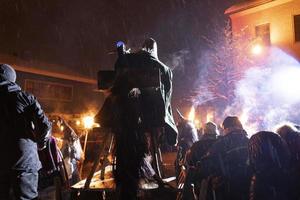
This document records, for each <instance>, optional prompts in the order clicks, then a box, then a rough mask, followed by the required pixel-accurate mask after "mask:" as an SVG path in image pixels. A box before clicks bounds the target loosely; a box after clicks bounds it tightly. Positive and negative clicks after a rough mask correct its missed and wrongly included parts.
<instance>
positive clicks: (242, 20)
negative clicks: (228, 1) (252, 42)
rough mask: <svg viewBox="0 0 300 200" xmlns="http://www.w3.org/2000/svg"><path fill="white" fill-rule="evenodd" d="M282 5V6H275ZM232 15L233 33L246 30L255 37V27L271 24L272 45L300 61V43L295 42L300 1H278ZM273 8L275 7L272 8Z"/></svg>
mask: <svg viewBox="0 0 300 200" xmlns="http://www.w3.org/2000/svg"><path fill="white" fill-rule="evenodd" d="M274 2H276V3H277V4H279V3H282V4H281V5H275V4H274ZM274 2H273V3H267V4H265V5H264V6H258V7H256V8H251V9H248V10H245V11H242V12H239V13H235V14H233V15H231V16H230V17H231V20H232V30H233V33H238V32H240V30H241V29H243V28H245V27H246V26H248V27H247V28H246V30H247V32H248V33H249V34H250V35H251V36H252V37H254V36H255V26H256V25H260V24H265V23H270V37H271V43H272V45H275V46H278V47H280V48H281V49H283V50H284V51H285V52H287V53H289V54H291V55H293V56H295V57H296V58H297V59H298V60H300V42H297V43H296V42H295V36H294V33H295V31H294V18H293V16H294V15H299V14H300V0H277V1H274ZM271 6H273V7H271Z"/></svg>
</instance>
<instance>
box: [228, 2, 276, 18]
mask: <svg viewBox="0 0 300 200" xmlns="http://www.w3.org/2000/svg"><path fill="white" fill-rule="evenodd" d="M272 1H276V0H248V1H244V2H241V3H238V4H235V5H233V6H231V7H229V8H228V9H226V10H225V14H226V15H231V14H234V13H237V12H241V11H243V10H247V9H250V8H254V7H257V6H260V5H263V4H266V3H269V2H272Z"/></svg>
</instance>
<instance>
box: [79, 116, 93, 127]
mask: <svg viewBox="0 0 300 200" xmlns="http://www.w3.org/2000/svg"><path fill="white" fill-rule="evenodd" d="M82 121H83V126H84V128H86V129H91V128H93V125H94V117H92V116H85V117H83V119H82Z"/></svg>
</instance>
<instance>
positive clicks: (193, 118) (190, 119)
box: [188, 106, 196, 122]
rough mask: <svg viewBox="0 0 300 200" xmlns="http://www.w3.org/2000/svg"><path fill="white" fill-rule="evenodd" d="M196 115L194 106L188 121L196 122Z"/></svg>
mask: <svg viewBox="0 0 300 200" xmlns="http://www.w3.org/2000/svg"><path fill="white" fill-rule="evenodd" d="M195 115H196V111H195V108H194V106H192V107H191V110H190V112H189V115H188V120H189V121H192V122H194V120H195Z"/></svg>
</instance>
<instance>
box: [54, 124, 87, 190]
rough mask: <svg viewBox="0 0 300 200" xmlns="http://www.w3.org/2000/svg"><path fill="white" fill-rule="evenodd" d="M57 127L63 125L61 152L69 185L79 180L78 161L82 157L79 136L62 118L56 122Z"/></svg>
mask: <svg viewBox="0 0 300 200" xmlns="http://www.w3.org/2000/svg"><path fill="white" fill-rule="evenodd" d="M57 125H58V126H59V127H61V126H63V130H62V132H63V134H64V136H63V138H62V140H63V143H62V148H61V153H62V155H63V159H64V162H65V166H66V170H67V173H68V178H69V183H70V185H71V186H72V185H74V184H75V183H77V182H78V181H80V175H79V169H78V162H79V161H80V160H81V159H83V156H84V155H83V151H82V147H81V144H80V140H79V137H78V136H77V134H76V133H75V131H74V129H73V128H72V127H71V126H70V125H69V124H68V123H67V122H66V121H65V120H64V119H62V118H60V119H59V120H58V122H57Z"/></svg>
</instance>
